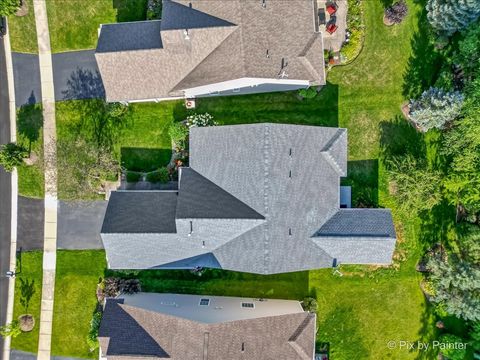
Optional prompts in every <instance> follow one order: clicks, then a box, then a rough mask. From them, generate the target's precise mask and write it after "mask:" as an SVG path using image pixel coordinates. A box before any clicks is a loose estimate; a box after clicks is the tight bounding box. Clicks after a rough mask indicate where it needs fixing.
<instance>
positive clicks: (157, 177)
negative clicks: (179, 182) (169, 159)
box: [147, 167, 170, 184]
mask: <svg viewBox="0 0 480 360" xmlns="http://www.w3.org/2000/svg"><path fill="white" fill-rule="evenodd" d="M169 180H170V173H169V171H168V169H167V168H166V167H162V168H160V169H158V170H157V171H152V172H150V173H148V174H147V181H150V182H152V183H162V184H165V183H167V182H169Z"/></svg>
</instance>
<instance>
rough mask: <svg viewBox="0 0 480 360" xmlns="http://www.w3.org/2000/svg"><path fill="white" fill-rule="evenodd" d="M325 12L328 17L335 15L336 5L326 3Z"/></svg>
mask: <svg viewBox="0 0 480 360" xmlns="http://www.w3.org/2000/svg"><path fill="white" fill-rule="evenodd" d="M327 12H328V13H329V14H330V15H333V14H335V13H336V12H337V4H335V3H334V2H330V3H327Z"/></svg>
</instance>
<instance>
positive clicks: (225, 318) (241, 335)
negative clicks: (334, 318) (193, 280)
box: [99, 293, 316, 360]
mask: <svg viewBox="0 0 480 360" xmlns="http://www.w3.org/2000/svg"><path fill="white" fill-rule="evenodd" d="M201 299H209V305H207V306H205V305H204V306H201V305H199V303H200V300H201ZM242 303H251V304H254V308H242ZM267 330H268V331H267ZM315 330H316V324H315V314H311V313H308V312H304V311H303V310H302V308H301V306H300V304H299V302H298V301H287V300H264V301H259V300H258V299H248V298H231V297H212V296H203V295H202V296H200V295H176V294H147V293H139V294H136V295H130V296H128V295H126V296H122V297H121V298H119V299H107V301H106V304H105V309H104V313H103V319H102V322H101V326H100V329H99V343H100V347H101V351H102V356H103V357H106V358H107V359H108V360H117V359H123V360H130V359H136V358H138V357H145V356H148V357H150V358H153V359H170V360H194V359H195V360H196V359H205V358H208V359H209V360H224V359H229V360H236V359H239V360H240V359H264V360H269V359H271V360H274V359H275V360H282V359H283V360H296V359H298V360H312V359H313V357H314V345H315Z"/></svg>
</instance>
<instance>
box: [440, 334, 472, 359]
mask: <svg viewBox="0 0 480 360" xmlns="http://www.w3.org/2000/svg"><path fill="white" fill-rule="evenodd" d="M438 340H439V342H440V344H441V345H442V346H440V354H442V355H444V356H445V357H446V358H447V359H448V360H463V359H465V355H466V354H467V350H466V349H464V348H463V347H462V348H460V347H459V346H458V344H461V343H464V341H463V340H462V339H461V338H460V337H458V336H455V335H451V334H444V335H442V336H440V338H439V339H438Z"/></svg>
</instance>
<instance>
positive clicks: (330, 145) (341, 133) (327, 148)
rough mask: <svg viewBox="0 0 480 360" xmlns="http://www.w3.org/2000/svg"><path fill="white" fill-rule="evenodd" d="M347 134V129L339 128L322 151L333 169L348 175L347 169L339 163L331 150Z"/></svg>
mask: <svg viewBox="0 0 480 360" xmlns="http://www.w3.org/2000/svg"><path fill="white" fill-rule="evenodd" d="M345 134H346V131H345V129H337V131H336V132H335V134H334V135H333V136H332V138H331V139H330V140H329V141H328V142H327V143H326V144H325V146H324V147H323V148H322V150H321V151H320V153H321V154H322V155H323V156H324V158H325V159H326V160H327V162H328V163H329V164H330V165H331V166H332V167H333V169H334V170H335V171H336V172H337V173H338V174H340V175H346V174H345V171H344V170H343V169H342V167H341V166H340V165H339V164H338V162H337V160H336V159H335V158H334V157H333V156H332V154H331V153H330V150H331V149H332V148H333V146H334V145H335V144H336V143H337V142H338V141H339V140H340V139H341V138H342V137H343V136H344V135H345Z"/></svg>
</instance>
